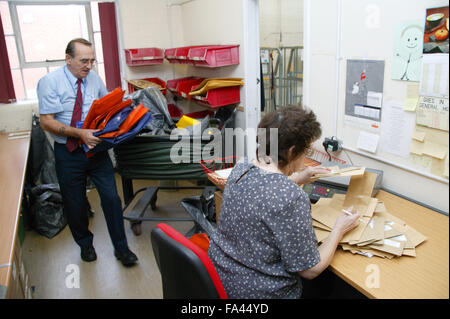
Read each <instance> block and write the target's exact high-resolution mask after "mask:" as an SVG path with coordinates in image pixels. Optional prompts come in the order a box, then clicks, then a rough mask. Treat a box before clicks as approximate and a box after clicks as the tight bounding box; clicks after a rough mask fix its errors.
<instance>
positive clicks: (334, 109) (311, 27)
mask: <svg viewBox="0 0 450 319" xmlns="http://www.w3.org/2000/svg"><path fill="white" fill-rule="evenodd" d="M339 3H341V7H340V8H339ZM444 5H448V1H437V0H428V1H423V0H410V1H406V0H401V1H387V0H382V1H381V0H380V1H376V2H374V1H369V0H346V1H336V0H323V1H311V0H306V1H305V19H306V21H305V71H304V72H305V77H304V104H306V105H308V106H309V107H311V108H312V109H313V110H314V111H315V113H316V114H317V116H318V118H319V120H320V122H321V123H322V127H323V135H322V137H325V136H332V135H337V136H338V137H339V138H343V139H344V145H355V143H356V142H355V139H356V137H357V133H356V131H354V130H352V129H351V128H349V127H348V126H345V124H344V119H343V114H344V108H345V75H346V74H345V73H346V70H345V65H346V64H345V62H346V60H347V59H354V58H356V59H375V60H385V61H386V68H385V80H384V100H385V101H386V100H387V99H389V100H390V99H397V100H399V101H404V98H405V96H404V91H405V89H406V87H405V86H406V83H404V82H403V83H400V82H399V81H393V80H391V74H390V63H391V59H392V46H393V35H394V27H395V25H396V23H398V22H400V21H403V20H406V21H407V20H422V19H424V17H425V9H426V8H431V7H439V6H444ZM374 10H375V11H377V10H378V12H379V24H378V25H375V27H374V25H373V23H368V24H367V23H366V22H367V19H368V17H369V15H371V14H373V13H374ZM372 18H373V16H372ZM339 24H340V25H341V28H340V33H339V32H338V31H339V27H338V26H339ZM338 44H339V46H338ZM338 47H339V48H340V50H339V52H337V48H338ZM320 142H321V141H320ZM320 144H321V143H318V144H317V147H318V148H322V146H321V145H320ZM348 154H349V155H350V157H351V159H352V161H353V163H354V164H358V165H364V166H367V167H371V168H376V169H381V170H383V171H384V177H383V181H384V183H383V184H384V185H383V186H384V187H385V188H388V189H390V190H393V191H395V192H398V193H400V194H402V195H405V196H408V197H411V198H413V199H415V200H417V201H420V202H423V203H425V204H428V205H430V206H432V207H435V208H438V209H440V210H442V211H445V212H447V213H448V210H449V195H448V191H449V187H448V182H442V181H439V180H436V179H433V178H429V177H425V176H423V175H421V174H417V173H414V172H411V171H409V170H405V169H402V168H399V167H397V166H395V165H391V164H389V163H386V161H385V160H386V159H387V155H384V154H381V156H379V158H380V160H376V159H373V158H370V157H368V156H366V155H360V154H356V153H354V152H351V151H348ZM339 157H340V158H342V159H343V160H346V161H348V158H347V157H346V155H345V154H340V156H339ZM387 162H393V163H395V159H394V158H392V159H390V161H387ZM398 162H399V163H402V160H401V159H398ZM406 166H407V165H406Z"/></svg>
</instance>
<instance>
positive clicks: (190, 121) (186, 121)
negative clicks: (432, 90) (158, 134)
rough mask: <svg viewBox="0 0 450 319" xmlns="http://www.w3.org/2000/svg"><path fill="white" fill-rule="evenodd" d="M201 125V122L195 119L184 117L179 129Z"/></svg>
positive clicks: (181, 119) (178, 125)
mask: <svg viewBox="0 0 450 319" xmlns="http://www.w3.org/2000/svg"><path fill="white" fill-rule="evenodd" d="M199 123H200V121H197V120H196V119H194V118H192V117H189V116H186V115H183V116H182V117H181V118H180V120H179V121H178V123H177V128H179V129H183V128H186V127H188V126H192V125H195V124H199Z"/></svg>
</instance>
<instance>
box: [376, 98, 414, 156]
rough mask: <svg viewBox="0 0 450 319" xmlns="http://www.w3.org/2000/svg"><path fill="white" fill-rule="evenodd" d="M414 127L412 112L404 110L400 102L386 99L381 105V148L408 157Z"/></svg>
mask: <svg viewBox="0 0 450 319" xmlns="http://www.w3.org/2000/svg"><path fill="white" fill-rule="evenodd" d="M414 128H415V114H414V113H411V112H405V111H404V110H403V104H402V103H400V102H395V101H386V102H385V103H384V105H383V115H382V126H381V142H380V143H381V144H380V148H381V150H382V151H383V152H387V153H391V154H394V155H398V156H401V157H405V158H408V157H409V155H410V154H409V151H410V149H411V138H412V135H413V132H414Z"/></svg>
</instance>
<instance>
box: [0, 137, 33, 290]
mask: <svg viewBox="0 0 450 319" xmlns="http://www.w3.org/2000/svg"><path fill="white" fill-rule="evenodd" d="M30 139H31V137H30V136H29V135H28V136H27V137H22V138H17V139H8V134H0V203H1V205H0V265H3V266H2V268H0V286H3V289H4V287H7V293H6V297H7V298H16V297H17V296H20V295H21V294H18V295H17V293H18V291H17V289H18V287H19V284H17V282H19V276H20V275H21V273H22V269H23V267H22V265H23V264H22V262H21V257H20V255H19V254H18V251H17V250H19V249H20V245H19V244H18V243H17V229H18V224H19V216H20V206H21V203H22V190H23V185H24V182H25V171H26V165H27V160H28V150H29V147H30ZM22 296H24V294H23V292H22Z"/></svg>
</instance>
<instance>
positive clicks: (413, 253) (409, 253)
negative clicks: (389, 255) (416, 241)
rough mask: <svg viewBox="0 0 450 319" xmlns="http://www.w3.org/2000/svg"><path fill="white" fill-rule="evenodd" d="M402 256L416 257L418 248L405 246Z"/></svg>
mask: <svg viewBox="0 0 450 319" xmlns="http://www.w3.org/2000/svg"><path fill="white" fill-rule="evenodd" d="M402 256H410V257H416V249H415V248H405V249H403V254H402Z"/></svg>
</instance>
